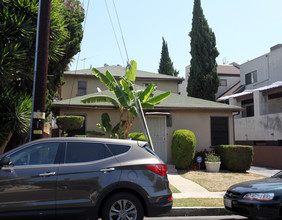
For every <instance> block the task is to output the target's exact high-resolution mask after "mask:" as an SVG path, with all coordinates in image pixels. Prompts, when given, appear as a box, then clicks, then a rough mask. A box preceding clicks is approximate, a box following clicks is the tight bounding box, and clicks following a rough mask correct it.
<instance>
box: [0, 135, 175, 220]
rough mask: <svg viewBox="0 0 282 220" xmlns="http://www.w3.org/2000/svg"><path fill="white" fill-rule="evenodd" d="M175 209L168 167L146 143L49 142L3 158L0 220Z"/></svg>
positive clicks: (106, 217)
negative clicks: (4, 219)
mask: <svg viewBox="0 0 282 220" xmlns="http://www.w3.org/2000/svg"><path fill="white" fill-rule="evenodd" d="M171 207H172V193H171V191H170V189H169V183H168V179H167V166H166V165H165V164H164V163H163V162H162V161H161V160H160V159H159V158H158V156H156V155H155V154H154V152H152V151H151V150H150V149H149V148H148V147H147V144H146V142H140V141H129V140H117V139H98V138H97V139H95V138H49V139H41V140H38V141H34V142H30V143H28V144H25V145H23V146H21V147H18V148H16V149H14V150H12V151H10V152H7V153H6V154H4V155H1V156H0V219H3V218H4V217H8V218H9V219H10V218H11V217H14V218H16V219H19V218H21V217H24V216H28V217H32V216H33V217H36V219H41V218H44V217H46V219H52V218H53V217H58V218H59V219H62V217H64V216H66V217H68V218H69V219H70V217H71V219H73V218H75V217H78V218H84V217H88V218H90V219H97V218H98V217H102V219H103V220H117V219H131V220H141V219H143V216H155V215H158V214H161V213H164V212H167V211H169V210H170V209H171Z"/></svg>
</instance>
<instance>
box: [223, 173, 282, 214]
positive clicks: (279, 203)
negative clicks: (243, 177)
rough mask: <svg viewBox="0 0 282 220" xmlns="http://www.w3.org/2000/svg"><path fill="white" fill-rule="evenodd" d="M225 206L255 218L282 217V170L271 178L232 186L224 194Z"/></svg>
mask: <svg viewBox="0 0 282 220" xmlns="http://www.w3.org/2000/svg"><path fill="white" fill-rule="evenodd" d="M224 205H225V208H226V209H228V210H230V211H232V212H234V213H236V214H239V215H243V216H247V217H250V218H253V219H281V218H282V171H280V172H279V173H277V174H275V175H274V176H272V177H270V178H264V179H259V180H254V181H247V182H243V183H238V184H235V185H233V186H231V187H230V188H229V189H228V190H227V192H226V194H225V196H224Z"/></svg>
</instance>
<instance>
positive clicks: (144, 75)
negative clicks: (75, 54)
mask: <svg viewBox="0 0 282 220" xmlns="http://www.w3.org/2000/svg"><path fill="white" fill-rule="evenodd" d="M96 69H97V70H99V71H100V72H101V73H105V72H106V71H107V70H108V71H109V72H110V73H111V74H112V75H113V76H114V77H115V78H119V77H121V76H125V73H126V69H125V68H124V67H122V66H120V65H117V66H115V65H112V66H104V67H99V68H96ZM64 74H65V75H80V76H89V75H93V73H92V70H91V69H84V70H76V71H65V72H64ZM136 79H154V80H176V81H180V82H182V81H183V80H184V78H181V77H176V76H170V75H165V74H158V73H152V72H147V71H142V70H137V72H136Z"/></svg>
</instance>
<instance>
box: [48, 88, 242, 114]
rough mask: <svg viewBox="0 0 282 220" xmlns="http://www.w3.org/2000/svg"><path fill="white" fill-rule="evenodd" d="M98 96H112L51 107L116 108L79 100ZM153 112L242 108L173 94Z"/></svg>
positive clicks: (102, 93)
mask: <svg viewBox="0 0 282 220" xmlns="http://www.w3.org/2000/svg"><path fill="white" fill-rule="evenodd" d="M136 87H137V89H141V88H142V89H144V87H139V86H136ZM161 93H163V91H159V90H157V91H155V93H154V94H155V95H158V94H161ZM100 95H107V96H112V97H114V95H113V94H112V93H111V92H110V91H109V90H105V91H102V92H99V93H92V94H88V95H84V96H79V97H75V98H72V99H66V100H62V101H58V102H53V103H52V107H55V108H60V107H74V108H96V109H97V108H116V106H114V105H113V104H111V103H107V102H101V103H89V104H83V103H81V100H83V99H86V98H89V97H93V96H100ZM155 110H201V111H205V110H206V111H212V110H216V111H229V112H230V111H231V112H234V111H241V110H242V108H240V107H238V106H232V105H227V104H222V103H218V102H212V101H207V100H204V99H199V98H193V97H189V96H183V95H178V94H175V93H171V94H170V96H169V97H168V98H166V99H165V100H163V101H162V102H161V103H160V104H158V105H156V106H155Z"/></svg>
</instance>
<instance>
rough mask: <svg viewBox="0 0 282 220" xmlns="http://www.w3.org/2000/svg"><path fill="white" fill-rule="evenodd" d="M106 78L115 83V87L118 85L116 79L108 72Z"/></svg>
mask: <svg viewBox="0 0 282 220" xmlns="http://www.w3.org/2000/svg"><path fill="white" fill-rule="evenodd" d="M106 77H107V78H108V79H109V80H110V81H111V82H112V83H113V85H117V81H116V79H115V78H114V77H113V75H112V74H111V73H110V72H109V71H108V70H107V71H106Z"/></svg>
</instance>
